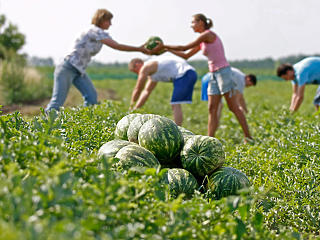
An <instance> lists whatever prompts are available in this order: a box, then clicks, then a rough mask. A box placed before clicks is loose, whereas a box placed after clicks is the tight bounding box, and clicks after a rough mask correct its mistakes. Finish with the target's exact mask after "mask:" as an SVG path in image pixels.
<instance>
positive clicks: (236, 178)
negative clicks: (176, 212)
mask: <svg viewBox="0 0 320 240" xmlns="http://www.w3.org/2000/svg"><path fill="white" fill-rule="evenodd" d="M99 155H100V156H105V157H107V158H111V157H112V158H115V159H117V162H116V164H115V165H116V167H117V168H118V169H124V170H128V169H129V168H131V167H147V168H160V167H161V168H166V169H167V170H168V171H167V172H166V174H165V177H164V182H165V183H167V184H168V185H169V189H170V193H171V195H172V196H173V197H176V196H178V195H179V194H180V193H184V194H185V196H186V197H191V196H192V195H193V193H194V191H195V190H198V189H199V187H200V185H204V191H205V192H206V193H209V194H207V196H209V197H210V198H214V199H220V198H221V197H225V196H228V195H234V194H236V193H237V191H238V190H239V189H242V188H246V187H249V186H250V182H249V180H248V178H247V176H246V175H245V174H244V173H242V172H240V171H239V170H237V169H234V168H231V167H223V166H222V165H223V164H224V162H225V152H224V150H223V147H222V144H221V142H220V141H219V140H218V139H216V138H214V137H209V136H202V135H195V134H193V133H192V132H191V131H189V130H187V129H185V128H183V127H180V126H177V125H176V124H175V123H174V122H173V121H172V120H170V119H168V118H166V117H163V116H159V115H155V114H139V113H133V114H129V115H126V116H125V117H123V118H122V119H121V120H120V121H119V122H118V124H117V127H116V130H115V140H112V141H110V142H107V143H105V144H104V145H103V146H102V147H101V148H100V149H99ZM204 183H205V184H204Z"/></svg>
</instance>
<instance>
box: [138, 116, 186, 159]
mask: <svg viewBox="0 0 320 240" xmlns="http://www.w3.org/2000/svg"><path fill="white" fill-rule="evenodd" d="M138 141H139V145H140V146H142V147H144V148H146V149H148V150H149V151H151V152H152V153H153V154H154V155H155V157H156V158H157V159H158V160H159V162H160V163H161V164H162V163H163V164H167V163H171V162H173V161H174V159H175V158H176V156H177V155H178V154H179V153H180V151H181V148H182V146H183V136H182V133H181V132H180V130H179V128H178V126H177V125H176V124H175V123H174V122H173V121H172V120H170V119H168V118H166V117H157V118H153V119H150V120H148V121H147V122H145V124H143V125H142V127H141V128H140V131H139V134H138Z"/></svg>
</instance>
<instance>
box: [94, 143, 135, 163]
mask: <svg viewBox="0 0 320 240" xmlns="http://www.w3.org/2000/svg"><path fill="white" fill-rule="evenodd" d="M130 144H134V143H132V142H128V141H125V140H122V139H116V140H112V141H110V142H107V143H105V144H103V145H102V146H101V147H100V149H99V151H98V155H99V156H104V157H106V158H111V157H115V156H116V154H117V153H118V151H119V150H120V149H121V148H123V147H125V146H128V145H130Z"/></svg>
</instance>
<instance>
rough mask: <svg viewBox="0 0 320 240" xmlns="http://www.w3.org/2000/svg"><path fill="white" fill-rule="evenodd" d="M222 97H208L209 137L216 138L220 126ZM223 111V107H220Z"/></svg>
mask: <svg viewBox="0 0 320 240" xmlns="http://www.w3.org/2000/svg"><path fill="white" fill-rule="evenodd" d="M221 97H222V96H221V95H209V96H208V110H209V115H208V136H211V137H214V135H215V133H216V130H217V128H218V125H219V117H220V116H219V114H218V112H219V104H221ZM220 110H221V106H220Z"/></svg>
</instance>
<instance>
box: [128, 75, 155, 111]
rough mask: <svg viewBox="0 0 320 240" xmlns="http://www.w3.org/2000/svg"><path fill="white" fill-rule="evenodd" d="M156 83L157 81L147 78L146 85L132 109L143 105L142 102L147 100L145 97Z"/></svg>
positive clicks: (147, 96)
mask: <svg viewBox="0 0 320 240" xmlns="http://www.w3.org/2000/svg"><path fill="white" fill-rule="evenodd" d="M156 85H157V82H152V81H151V79H149V80H148V82H147V84H146V87H145V88H144V89H143V91H142V93H141V95H140V97H139V99H138V101H137V103H136V105H135V106H134V108H133V110H136V109H137V108H140V107H142V106H143V105H144V103H145V102H146V101H147V99H148V98H149V96H150V94H151V92H152V91H153V89H154V88H155V87H156Z"/></svg>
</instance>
